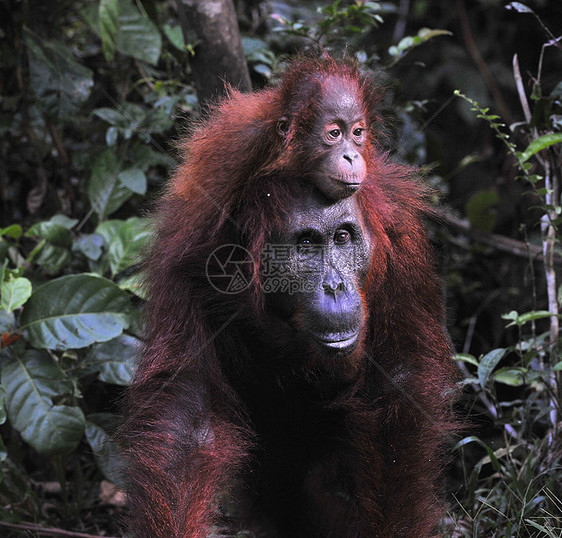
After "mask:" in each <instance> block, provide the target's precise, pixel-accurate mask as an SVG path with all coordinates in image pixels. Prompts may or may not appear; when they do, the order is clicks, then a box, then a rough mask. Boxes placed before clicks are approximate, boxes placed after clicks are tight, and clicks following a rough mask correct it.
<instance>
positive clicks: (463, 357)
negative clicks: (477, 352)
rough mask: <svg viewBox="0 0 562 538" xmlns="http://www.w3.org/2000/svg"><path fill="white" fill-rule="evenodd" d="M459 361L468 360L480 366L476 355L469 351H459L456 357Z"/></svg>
mask: <svg viewBox="0 0 562 538" xmlns="http://www.w3.org/2000/svg"><path fill="white" fill-rule="evenodd" d="M453 359H454V360H456V361H457V362H468V363H469V364H473V365H474V366H478V360H477V359H476V357H475V356H474V355H469V354H468V353H457V354H456V355H455V356H454V357H453Z"/></svg>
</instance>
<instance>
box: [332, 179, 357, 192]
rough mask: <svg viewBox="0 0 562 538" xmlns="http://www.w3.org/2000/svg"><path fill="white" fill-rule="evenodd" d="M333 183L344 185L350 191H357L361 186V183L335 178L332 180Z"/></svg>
mask: <svg viewBox="0 0 562 538" xmlns="http://www.w3.org/2000/svg"><path fill="white" fill-rule="evenodd" d="M332 181H335V182H336V183H338V184H339V185H343V186H344V187H347V188H348V189H353V190H357V189H358V188H359V187H360V186H361V183H360V182H353V181H346V180H345V179H338V178H335V177H334V178H332Z"/></svg>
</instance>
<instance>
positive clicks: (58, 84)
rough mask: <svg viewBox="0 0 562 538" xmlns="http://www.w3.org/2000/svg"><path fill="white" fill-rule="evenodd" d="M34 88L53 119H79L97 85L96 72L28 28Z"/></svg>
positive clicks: (67, 51)
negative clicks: (79, 114) (79, 113)
mask: <svg viewBox="0 0 562 538" xmlns="http://www.w3.org/2000/svg"><path fill="white" fill-rule="evenodd" d="M24 41H25V44H26V47H27V56H28V60H29V78H30V87H31V88H32V89H33V91H34V92H35V95H36V97H37V103H38V105H39V106H40V107H41V109H42V110H43V111H44V112H45V113H46V114H47V115H48V116H50V117H51V118H54V119H57V120H59V121H64V120H68V119H75V117H76V115H77V114H78V112H79V110H80V108H81V106H82V105H83V104H84V102H85V101H86V99H88V97H89V96H90V92H91V90H92V87H93V85H94V79H93V74H92V72H91V71H90V70H89V69H87V68H86V67H84V66H83V65H81V64H79V63H77V62H76V61H75V60H74V57H73V55H72V52H71V51H70V49H68V48H67V47H66V45H64V44H63V43H61V42H58V41H54V40H45V39H42V38H41V37H39V36H38V35H36V34H35V33H33V32H31V31H30V30H28V29H27V28H24Z"/></svg>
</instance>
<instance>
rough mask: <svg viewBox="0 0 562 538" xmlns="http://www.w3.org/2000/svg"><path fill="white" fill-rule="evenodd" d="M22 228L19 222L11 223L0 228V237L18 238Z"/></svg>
mask: <svg viewBox="0 0 562 538" xmlns="http://www.w3.org/2000/svg"><path fill="white" fill-rule="evenodd" d="M22 233H23V230H22V228H21V226H20V225H19V224H12V225H11V226H7V227H6V228H2V229H0V237H10V238H11V239H16V240H17V239H19V238H20V237H21V236H22Z"/></svg>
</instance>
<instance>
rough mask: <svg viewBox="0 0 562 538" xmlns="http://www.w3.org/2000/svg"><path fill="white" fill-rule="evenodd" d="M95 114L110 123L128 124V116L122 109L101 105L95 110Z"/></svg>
mask: <svg viewBox="0 0 562 538" xmlns="http://www.w3.org/2000/svg"><path fill="white" fill-rule="evenodd" d="M94 115H95V116H97V117H98V118H101V119H102V120H103V121H105V122H107V123H109V124H110V125H120V126H122V125H126V124H127V123H128V122H127V118H126V117H125V115H124V114H123V113H121V111H119V110H117V109H115V108H108V107H101V108H96V109H95V110H94Z"/></svg>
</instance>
